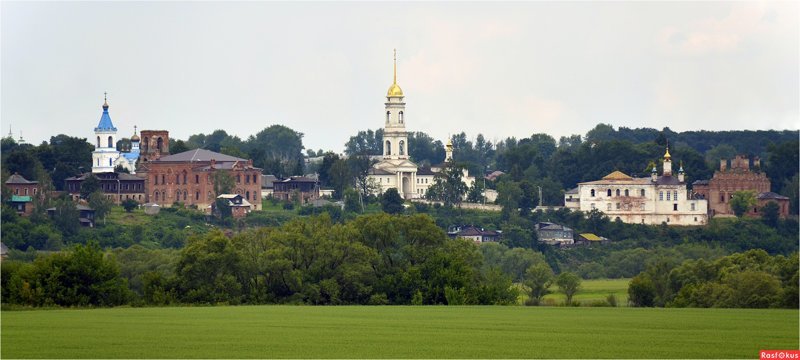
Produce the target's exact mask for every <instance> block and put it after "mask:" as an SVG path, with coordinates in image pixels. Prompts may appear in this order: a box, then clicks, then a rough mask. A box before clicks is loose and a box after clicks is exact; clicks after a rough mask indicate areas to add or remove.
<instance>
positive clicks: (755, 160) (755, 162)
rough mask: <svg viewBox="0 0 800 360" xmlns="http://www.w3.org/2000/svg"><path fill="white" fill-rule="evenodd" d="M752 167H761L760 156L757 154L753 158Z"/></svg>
mask: <svg viewBox="0 0 800 360" xmlns="http://www.w3.org/2000/svg"><path fill="white" fill-rule="evenodd" d="M753 167H754V168H757V170H758V169H761V158H759V157H758V156H756V157H754V158H753Z"/></svg>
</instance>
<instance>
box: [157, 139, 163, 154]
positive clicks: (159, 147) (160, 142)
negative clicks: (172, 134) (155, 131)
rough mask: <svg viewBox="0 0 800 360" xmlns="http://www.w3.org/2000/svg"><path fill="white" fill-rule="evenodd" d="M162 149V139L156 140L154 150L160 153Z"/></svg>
mask: <svg viewBox="0 0 800 360" xmlns="http://www.w3.org/2000/svg"><path fill="white" fill-rule="evenodd" d="M163 147H164V139H162V138H161V137H159V138H158V140H156V149H158V152H161V151H162V148H163Z"/></svg>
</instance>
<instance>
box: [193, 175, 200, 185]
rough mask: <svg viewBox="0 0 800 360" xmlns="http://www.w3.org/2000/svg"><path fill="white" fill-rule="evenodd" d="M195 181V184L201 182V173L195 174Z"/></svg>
mask: <svg viewBox="0 0 800 360" xmlns="http://www.w3.org/2000/svg"><path fill="white" fill-rule="evenodd" d="M194 183H195V184H199V183H200V175H195V176H194Z"/></svg>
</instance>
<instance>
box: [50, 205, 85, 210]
mask: <svg viewBox="0 0 800 360" xmlns="http://www.w3.org/2000/svg"><path fill="white" fill-rule="evenodd" d="M75 208H76V209H78V210H88V211H94V209H92V208H90V207H88V206H86V205H81V204H75ZM47 211H56V208H54V207H51V208H49V209H47Z"/></svg>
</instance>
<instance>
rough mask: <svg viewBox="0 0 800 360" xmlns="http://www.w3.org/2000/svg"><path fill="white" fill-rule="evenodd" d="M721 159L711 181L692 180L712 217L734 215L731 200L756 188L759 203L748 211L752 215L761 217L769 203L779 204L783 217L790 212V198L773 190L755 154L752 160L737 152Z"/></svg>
mask: <svg viewBox="0 0 800 360" xmlns="http://www.w3.org/2000/svg"><path fill="white" fill-rule="evenodd" d="M728 162H729V160H728V159H722V160H720V164H719V170H718V171H715V172H714V177H712V178H711V180H697V181H695V182H694V183H692V189H693V190H694V192H695V193H697V194H700V195H701V196H703V197H704V198H705V199H707V200H708V212H709V215H710V216H718V215H722V216H732V215H733V210H732V209H731V206H730V200H731V198H732V197H733V193H735V192H737V191H753V192H754V193H755V194H756V200H757V202H758V203H757V205H756V207H754V208H753V209H750V211H749V212H748V215H749V216H758V212H759V208H761V207H763V206H764V205H766V204H767V203H769V202H771V201H772V202H775V203H776V204H778V208H779V213H780V216H781V217H786V216H788V215H789V198H788V197H785V196H782V195H779V194H776V193H773V192H770V185H771V184H770V181H769V178H767V174H766V173H765V172H764V171H762V170H761V160H760V159H759V158H758V157H754V158H753V160H752V166H751V161H750V159H748V158H747V157H746V156H743V155H736V157H735V158H733V159H731V160H730V165H729V164H728Z"/></svg>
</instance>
